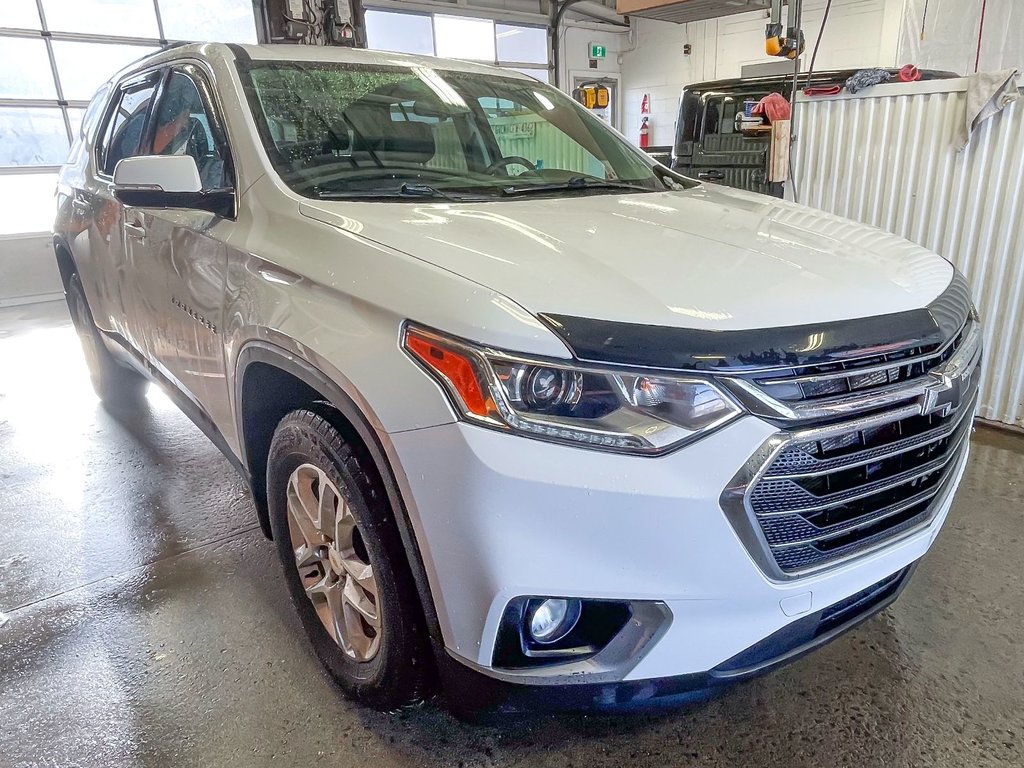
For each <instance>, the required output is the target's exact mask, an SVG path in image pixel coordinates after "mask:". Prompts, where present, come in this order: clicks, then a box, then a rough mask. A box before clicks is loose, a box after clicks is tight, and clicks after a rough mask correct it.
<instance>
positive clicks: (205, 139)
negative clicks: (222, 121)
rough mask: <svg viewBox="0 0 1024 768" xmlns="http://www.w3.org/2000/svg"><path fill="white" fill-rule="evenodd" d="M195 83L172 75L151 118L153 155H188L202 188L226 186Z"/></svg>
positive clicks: (216, 145)
mask: <svg viewBox="0 0 1024 768" xmlns="http://www.w3.org/2000/svg"><path fill="white" fill-rule="evenodd" d="M211 126H212V121H211V119H210V114H209V111H208V110H207V108H206V104H205V102H204V100H203V98H202V96H201V95H200V94H199V88H198V87H197V86H196V82H195V81H194V80H193V79H192V78H191V77H189V76H188V75H186V74H184V73H183V72H172V73H171V77H170V79H169V80H168V81H167V87H166V88H165V89H164V93H163V95H162V96H161V97H160V103H159V105H158V106H157V108H156V111H155V112H154V117H153V154H154V155H189V156H190V157H192V158H193V159H194V160H195V161H196V167H198V168H199V177H200V178H201V179H202V180H203V189H222V188H224V187H227V186H229V184H228V181H227V174H226V170H225V163H224V154H223V151H222V149H221V147H220V145H219V143H218V141H217V139H216V137H215V136H214V133H213V129H212V127H211Z"/></svg>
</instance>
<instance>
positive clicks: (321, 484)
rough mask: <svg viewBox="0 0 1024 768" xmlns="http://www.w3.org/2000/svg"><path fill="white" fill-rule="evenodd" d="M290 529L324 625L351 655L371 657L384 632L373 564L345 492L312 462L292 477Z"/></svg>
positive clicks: (297, 558) (300, 567) (309, 592)
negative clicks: (382, 630)
mask: <svg viewBox="0 0 1024 768" xmlns="http://www.w3.org/2000/svg"><path fill="white" fill-rule="evenodd" d="M288 532H289V534H290V535H291V543H292V550H293V551H294V553H295V565H296V568H297V569H298V572H299V578H300V579H301V580H302V585H303V587H304V588H305V590H306V596H307V597H308V598H309V599H310V601H311V602H312V603H313V607H314V608H315V609H316V612H317V615H318V616H319V617H320V621H321V623H323V625H324V628H325V629H326V630H327V632H328V633H329V634H330V636H331V637H332V638H333V639H334V641H335V642H336V643H337V644H338V645H339V646H340V647H341V649H342V650H343V651H344V652H345V654H346V655H347V656H349V657H350V658H352V659H355V660H356V661H360V662H366V661H370V660H371V659H373V657H374V656H376V655H377V651H378V650H379V649H380V633H381V617H380V602H379V600H378V597H377V596H378V588H377V581H376V579H375V578H374V572H373V566H372V565H371V564H370V558H369V555H368V554H367V551H366V547H365V545H364V544H363V537H362V533H361V532H360V530H359V526H358V525H357V523H356V519H355V517H354V516H353V514H352V509H351V507H350V506H349V504H348V502H347V501H346V500H345V497H344V495H343V494H342V493H341V491H340V490H339V488H338V486H337V485H335V484H334V483H333V482H332V481H331V480H330V478H328V477H327V474H326V473H325V472H324V471H323V470H321V469H320V468H318V467H316V466H314V465H312V464H303V465H301V466H300V467H298V468H297V469H296V470H295V471H294V472H292V474H291V476H290V477H289V478H288Z"/></svg>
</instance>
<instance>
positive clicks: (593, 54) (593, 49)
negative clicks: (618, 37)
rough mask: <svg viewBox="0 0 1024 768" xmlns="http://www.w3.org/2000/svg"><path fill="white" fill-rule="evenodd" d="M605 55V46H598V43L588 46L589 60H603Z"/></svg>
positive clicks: (606, 50)
mask: <svg viewBox="0 0 1024 768" xmlns="http://www.w3.org/2000/svg"><path fill="white" fill-rule="evenodd" d="M607 55H608V49H607V48H606V47H605V46H603V45H599V44H598V43H591V44H590V58H592V59H603V58H604V57H605V56H607Z"/></svg>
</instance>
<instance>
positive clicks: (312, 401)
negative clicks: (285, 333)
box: [234, 341, 444, 649]
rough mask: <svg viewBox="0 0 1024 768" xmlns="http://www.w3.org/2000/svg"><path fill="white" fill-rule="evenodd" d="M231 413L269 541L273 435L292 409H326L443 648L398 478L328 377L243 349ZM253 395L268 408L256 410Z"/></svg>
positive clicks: (268, 351) (261, 346) (358, 412)
mask: <svg viewBox="0 0 1024 768" xmlns="http://www.w3.org/2000/svg"><path fill="white" fill-rule="evenodd" d="M234 371H235V376H234V409H235V422H236V424H237V425H238V437H239V448H240V451H241V454H242V456H241V458H242V462H243V464H244V465H245V467H246V468H247V471H248V474H249V482H250V486H251V488H252V494H253V501H254V503H255V505H256V511H257V515H258V516H259V521H260V527H261V528H262V529H263V532H264V533H265V534H266V535H267V537H268V538H271V532H270V518H269V510H268V506H267V495H266V494H267V489H266V459H267V453H268V451H269V448H270V440H271V438H272V437H273V434H274V430H275V429H276V427H277V425H278V424H279V423H280V421H281V419H282V418H284V416H285V415H287V414H288V413H290V412H291V411H293V410H296V409H297V408H303V407H310V406H313V407H316V406H317V405H318V404H319V405H321V406H323V405H326V406H328V407H329V409H330V411H331V412H332V414H331V418H330V419H329V420H330V421H331V423H332V424H333V426H334V427H335V428H337V429H338V430H339V431H341V432H342V434H343V435H344V436H345V437H346V439H349V440H353V439H354V440H356V441H357V443H358V447H359V448H361V449H362V451H363V452H364V454H365V455H366V457H368V458H369V460H370V461H371V462H372V464H373V467H374V469H375V470H376V472H377V476H378V479H379V480H380V481H381V486H382V487H383V489H384V491H385V493H386V494H387V498H388V502H389V503H390V504H391V508H392V509H393V510H394V511H395V521H396V523H397V525H398V532H399V535H400V537H401V540H402V545H403V547H404V549H405V553H406V561H407V563H408V565H409V569H410V571H411V574H412V577H413V580H414V582H415V586H416V590H417V593H418V595H419V599H420V604H421V608H422V611H423V616H424V619H425V622H426V627H427V630H428V633H429V635H430V637H431V640H432V641H433V645H434V647H435V649H443V647H444V643H443V638H442V635H441V631H440V624H439V622H438V618H437V611H436V608H435V603H434V599H433V594H432V591H431V588H430V583H429V580H428V577H427V572H426V567H425V565H424V560H423V557H422V555H421V552H420V547H419V544H418V541H417V539H416V533H415V530H414V528H413V525H412V522H411V519H410V516H409V510H408V508H407V506H406V504H405V500H404V498H403V496H402V493H401V490H400V486H399V483H398V479H397V475H396V473H395V469H394V466H393V463H392V461H391V459H390V458H389V456H388V453H387V450H386V448H385V446H384V444H383V442H382V441H381V438H380V435H379V433H378V430H377V429H376V428H375V427H374V426H373V424H372V422H371V420H370V418H369V417H368V415H367V414H366V413H365V412H364V410H363V409H362V408H361V407H360V406H359V405H358V404H357V402H356V400H355V399H354V398H353V397H352V396H350V395H349V394H348V393H347V392H346V391H345V390H344V389H343V388H342V387H341V386H340V385H339V384H338V383H337V382H336V381H335V380H334V379H333V378H331V377H330V376H328V375H327V374H326V373H324V372H323V371H322V370H320V369H319V368H318V367H316V366H315V365H314V364H312V363H311V362H309V361H307V360H305V359H303V358H300V357H298V356H297V355H296V354H295V353H293V352H289V351H288V350H286V349H284V348H282V347H279V346H277V345H275V344H272V343H270V342H266V341H252V342H249V343H248V344H247V345H245V346H244V347H243V348H242V349H241V350H240V352H239V353H238V356H237V358H236V364H235V366H234ZM257 393H262V394H263V401H264V402H267V403H269V407H258V406H256V401H255V399H254V398H255V397H256V396H257Z"/></svg>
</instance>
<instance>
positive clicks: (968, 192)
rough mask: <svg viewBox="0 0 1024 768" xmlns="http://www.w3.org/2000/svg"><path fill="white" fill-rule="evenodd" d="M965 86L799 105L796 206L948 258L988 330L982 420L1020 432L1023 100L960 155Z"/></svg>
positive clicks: (950, 83) (883, 90) (896, 89)
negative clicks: (957, 142) (956, 143)
mask: <svg viewBox="0 0 1024 768" xmlns="http://www.w3.org/2000/svg"><path fill="white" fill-rule="evenodd" d="M966 83H967V81H966V80H962V79H959V80H947V81H938V82H935V81H933V82H928V83H914V84H910V85H882V86H876V87H875V88H874V89H871V90H870V91H869V92H867V93H865V94H863V95H858V96H848V95H847V96H842V97H834V98H826V99H813V100H810V99H804V98H801V102H800V105H799V107H798V109H797V115H796V118H797V125H796V126H795V132H796V134H797V136H798V139H797V144H796V147H795V152H794V158H793V159H794V167H795V174H796V181H797V185H798V189H799V201H800V202H801V203H804V204H806V205H811V206H814V207H817V208H822V209H824V210H826V211H830V212H832V213H836V214H839V215H841V216H847V217H849V218H851V219H855V220H857V221H862V222H865V223H868V224H873V225H874V226H876V227H879V228H881V229H884V230H887V231H889V232H895V233H896V234H898V235H902V236H903V237H906V238H907V239H908V240H912V241H913V242H915V243H919V244H921V245H923V246H925V247H927V248H930V249H932V250H934V251H936V252H937V253H940V254H942V255H943V256H945V257H946V258H948V259H949V260H950V261H952V262H953V263H954V264H956V265H957V267H959V268H960V269H961V270H962V271H963V272H964V274H965V275H966V276H967V278H968V280H969V281H970V283H971V285H972V286H973V289H974V297H975V301H976V302H977V304H978V307H979V309H980V310H981V313H982V316H983V319H984V322H985V344H986V349H985V378H984V381H983V384H982V399H981V406H980V409H979V414H980V415H981V416H982V417H983V418H986V419H991V420H993V421H999V422H1003V423H1005V424H1012V425H1016V426H1024V99H1022V100H1019V101H1017V102H1015V103H1014V104H1012V105H1011V106H1010V107H1008V108H1007V109H1005V110H1004V111H1003V112H1002V113H1000V114H999V115H997V116H995V117H993V118H991V119H990V120H988V121H986V122H985V123H984V124H983V126H982V127H981V128H980V129H979V130H978V131H976V132H975V133H974V135H973V136H972V138H971V143H970V145H969V146H968V147H967V149H965V150H964V151H963V152H962V153H959V154H958V153H957V152H956V149H955V148H954V146H953V140H954V135H955V133H956V129H957V127H958V126H960V125H962V124H963V122H964V120H965V112H966V88H967V85H966Z"/></svg>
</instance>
